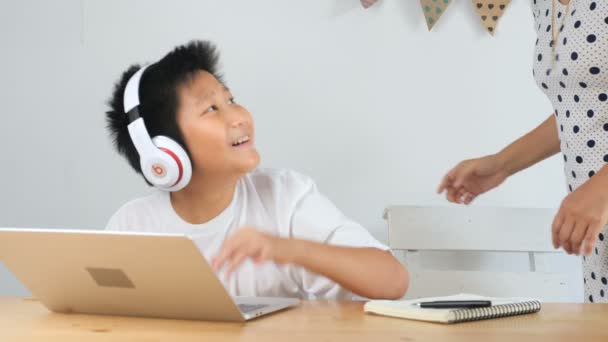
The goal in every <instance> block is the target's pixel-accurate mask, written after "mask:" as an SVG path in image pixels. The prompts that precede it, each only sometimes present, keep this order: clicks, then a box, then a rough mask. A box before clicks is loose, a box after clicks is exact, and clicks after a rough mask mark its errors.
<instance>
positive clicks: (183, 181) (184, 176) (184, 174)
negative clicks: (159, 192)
mask: <svg viewBox="0 0 608 342" xmlns="http://www.w3.org/2000/svg"><path fill="white" fill-rule="evenodd" d="M152 143H154V145H155V146H156V147H157V148H158V149H159V150H160V151H162V152H163V153H165V154H167V155H168V156H170V157H171V158H172V159H173V160H174V161H175V164H176V166H177V170H175V171H176V172H177V174H178V176H177V180H176V182H175V183H174V184H172V185H170V186H169V187H166V188H162V189H163V190H166V191H178V190H181V189H183V188H184V187H185V186H186V185H188V183H190V179H191V178H192V163H191V162H190V157H188V153H186V150H184V148H183V147H182V146H181V145H180V144H178V143H177V142H176V141H175V140H173V139H171V138H168V137H166V136H162V135H158V136H155V137H154V138H152Z"/></svg>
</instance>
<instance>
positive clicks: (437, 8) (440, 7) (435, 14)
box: [420, 0, 452, 31]
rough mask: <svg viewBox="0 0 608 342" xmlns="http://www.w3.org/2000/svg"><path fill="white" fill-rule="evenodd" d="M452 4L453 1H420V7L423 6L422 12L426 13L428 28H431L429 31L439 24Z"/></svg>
mask: <svg viewBox="0 0 608 342" xmlns="http://www.w3.org/2000/svg"><path fill="white" fill-rule="evenodd" d="M451 2H452V0H420V6H422V12H423V13H424V18H425V19H426V26H427V27H428V28H429V31H430V30H431V29H432V28H433V26H434V25H435V23H437V21H438V20H439V18H440V17H441V15H442V14H443V12H445V10H446V8H448V6H449V5H450V3H451Z"/></svg>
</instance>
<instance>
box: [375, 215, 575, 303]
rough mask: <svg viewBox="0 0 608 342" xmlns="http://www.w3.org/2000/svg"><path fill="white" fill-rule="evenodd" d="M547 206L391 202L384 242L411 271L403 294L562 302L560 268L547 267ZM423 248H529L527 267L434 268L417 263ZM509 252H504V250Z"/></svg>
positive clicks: (565, 286) (565, 293)
mask: <svg viewBox="0 0 608 342" xmlns="http://www.w3.org/2000/svg"><path fill="white" fill-rule="evenodd" d="M554 214H555V211H554V210H552V209H520V208H489V207H415V206H392V207H389V208H387V209H386V211H385V214H384V217H385V219H386V220H387V221H388V233H389V234H388V235H389V245H390V247H391V248H392V249H393V250H394V251H402V252H403V258H404V261H405V263H406V264H407V266H408V270H409V271H410V289H409V290H408V294H407V295H406V298H419V297H428V296H443V295H450V294H457V293H475V294H481V295H486V296H496V297H535V298H539V299H542V300H544V301H548V302H565V301H568V297H569V290H570V289H569V286H570V284H569V283H568V276H567V274H566V273H565V272H560V273H552V272H548V271H547V267H546V266H547V265H548V264H547V262H548V261H549V260H550V257H553V258H555V255H556V254H563V252H560V251H557V250H555V249H554V248H553V246H552V244H551V223H552V220H553V216H554ZM423 251H478V252H506V253H512V252H520V253H528V259H529V270H528V271H526V272H513V271H505V270H497V271H496V272H494V271H465V270H449V271H442V270H437V269H435V270H433V269H425V268H424V267H422V266H421V263H420V261H421V260H420V259H421V255H420V252H423ZM506 256H507V257H508V255H506Z"/></svg>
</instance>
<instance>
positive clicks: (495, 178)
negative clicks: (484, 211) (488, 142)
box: [437, 155, 510, 204]
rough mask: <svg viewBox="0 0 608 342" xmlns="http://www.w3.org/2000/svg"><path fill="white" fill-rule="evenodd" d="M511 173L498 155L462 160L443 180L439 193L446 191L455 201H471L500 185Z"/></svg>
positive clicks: (449, 198) (448, 198) (451, 200)
mask: <svg viewBox="0 0 608 342" xmlns="http://www.w3.org/2000/svg"><path fill="white" fill-rule="evenodd" d="M509 175H510V174H509V173H508V172H507V171H506V170H505V168H504V167H503V163H502V162H501V161H500V160H499V157H498V155H489V156H486V157H482V158H477V159H469V160H465V161H462V162H460V163H459V164H458V165H456V167H454V168H453V169H452V170H450V172H448V173H447V174H446V175H445V176H444V177H443V180H442V181H441V184H440V185H439V188H438V189H437V193H439V194H441V193H442V192H443V191H446V198H447V200H448V201H450V202H453V203H464V204H469V203H471V202H472V201H473V200H474V199H475V198H476V197H477V196H479V195H481V194H483V193H484V192H487V191H489V190H491V189H493V188H495V187H497V186H498V185H500V184H501V183H502V182H504V180H505V179H506V178H507V177H508V176H509Z"/></svg>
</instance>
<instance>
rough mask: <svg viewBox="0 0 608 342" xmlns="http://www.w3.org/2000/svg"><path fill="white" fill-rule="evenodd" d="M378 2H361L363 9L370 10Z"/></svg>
mask: <svg viewBox="0 0 608 342" xmlns="http://www.w3.org/2000/svg"><path fill="white" fill-rule="evenodd" d="M376 2H378V0H361V5H362V6H363V8H370V7H372V6H373V5H374V4H375V3H376Z"/></svg>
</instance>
